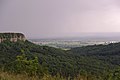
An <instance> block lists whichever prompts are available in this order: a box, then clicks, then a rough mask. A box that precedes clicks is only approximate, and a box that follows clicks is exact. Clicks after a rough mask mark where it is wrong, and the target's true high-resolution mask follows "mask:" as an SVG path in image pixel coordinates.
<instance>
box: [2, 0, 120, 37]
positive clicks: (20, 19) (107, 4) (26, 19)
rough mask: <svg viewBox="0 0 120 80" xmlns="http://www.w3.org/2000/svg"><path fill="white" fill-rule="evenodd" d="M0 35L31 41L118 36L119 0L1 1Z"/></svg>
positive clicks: (119, 23)
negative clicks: (17, 34)
mask: <svg viewBox="0 0 120 80" xmlns="http://www.w3.org/2000/svg"><path fill="white" fill-rule="evenodd" d="M0 32H23V33H24V34H25V35H26V36H27V37H31V38H50V37H73V36H81V35H82V34H81V33H85V35H89V33H111V34H112V32H114V33H116V32H118V33H119V32H120V0H0ZM91 35H94V34H91ZM103 35H104V34H103Z"/></svg>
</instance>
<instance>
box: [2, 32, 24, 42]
mask: <svg viewBox="0 0 120 80" xmlns="http://www.w3.org/2000/svg"><path fill="white" fill-rule="evenodd" d="M5 40H9V41H11V42H17V41H19V40H20V41H25V40H26V38H25V36H24V34H22V33H0V43H1V42H3V41H5Z"/></svg>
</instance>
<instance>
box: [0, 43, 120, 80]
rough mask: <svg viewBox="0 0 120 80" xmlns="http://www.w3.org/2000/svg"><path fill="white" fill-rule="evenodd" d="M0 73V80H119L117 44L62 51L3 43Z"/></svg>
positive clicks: (119, 51) (28, 44)
mask: <svg viewBox="0 0 120 80" xmlns="http://www.w3.org/2000/svg"><path fill="white" fill-rule="evenodd" d="M0 69H1V71H0V78H1V80H16V79H18V78H19V79H20V80H80V79H83V80H120V43H115V44H109V45H93V46H87V47H79V48H73V49H71V50H69V51H64V50H61V49H56V48H52V47H47V46H39V45H35V44H33V43H31V42H29V41H25V42H22V41H18V42H16V43H14V42H9V41H5V42H2V43H1V44H0Z"/></svg>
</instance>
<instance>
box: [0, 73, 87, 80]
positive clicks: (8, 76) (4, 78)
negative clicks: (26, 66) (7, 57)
mask: <svg viewBox="0 0 120 80" xmlns="http://www.w3.org/2000/svg"><path fill="white" fill-rule="evenodd" d="M0 80H70V78H67V79H66V78H63V77H60V75H59V74H58V75H57V76H51V75H46V74H45V75H44V76H43V77H42V78H41V79H40V78H39V77H38V76H28V75H26V74H13V73H8V72H0ZM73 80H87V79H86V78H84V77H82V76H78V77H76V78H74V79H73Z"/></svg>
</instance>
